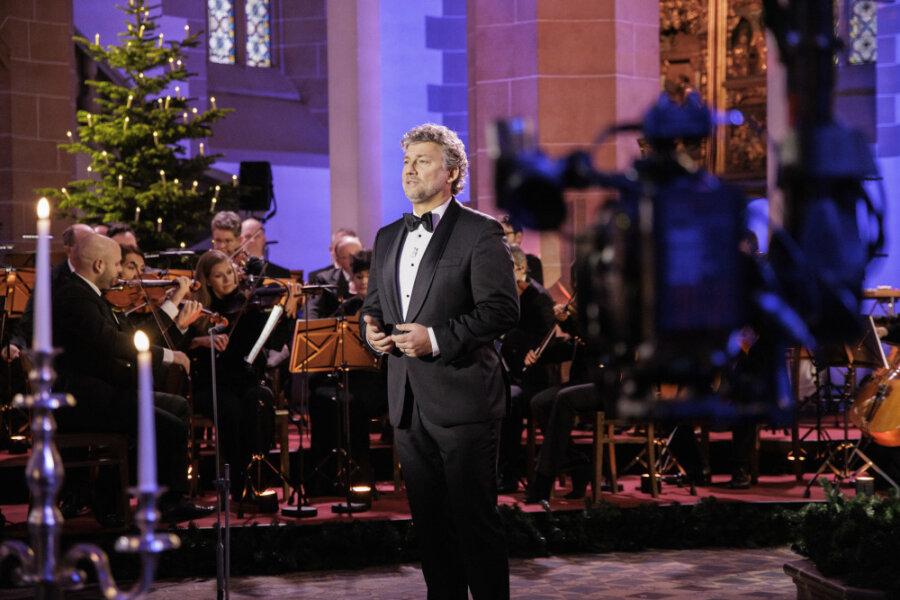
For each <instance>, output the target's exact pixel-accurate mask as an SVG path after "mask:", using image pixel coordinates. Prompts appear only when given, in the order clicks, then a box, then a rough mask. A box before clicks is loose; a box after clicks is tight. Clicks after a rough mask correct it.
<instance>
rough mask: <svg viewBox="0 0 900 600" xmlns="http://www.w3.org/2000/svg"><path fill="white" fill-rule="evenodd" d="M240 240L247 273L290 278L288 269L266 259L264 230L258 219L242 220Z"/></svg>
mask: <svg viewBox="0 0 900 600" xmlns="http://www.w3.org/2000/svg"><path fill="white" fill-rule="evenodd" d="M240 240H241V246H242V247H243V250H244V252H246V254H247V264H246V267H245V268H246V270H247V273H249V274H251V275H265V276H266V277H280V278H288V277H290V276H291V272H290V270H289V269H285V268H284V267H282V266H280V265H276V264H275V263H273V262H269V260H267V259H266V230H265V228H264V227H263V224H262V223H261V222H260V221H259V220H258V219H253V218H250V219H244V221H243V222H242V223H241V237H240Z"/></svg>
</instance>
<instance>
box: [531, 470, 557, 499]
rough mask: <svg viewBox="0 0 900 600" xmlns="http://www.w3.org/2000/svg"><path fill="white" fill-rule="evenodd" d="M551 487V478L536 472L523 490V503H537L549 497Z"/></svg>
mask: <svg viewBox="0 0 900 600" xmlns="http://www.w3.org/2000/svg"><path fill="white" fill-rule="evenodd" d="M552 489H553V479H552V478H551V477H547V476H546V475H541V474H540V473H538V474H537V475H535V477H534V481H532V482H531V483H530V484H529V485H528V489H527V490H525V504H538V503H540V502H543V501H546V500H549V499H550V490H552Z"/></svg>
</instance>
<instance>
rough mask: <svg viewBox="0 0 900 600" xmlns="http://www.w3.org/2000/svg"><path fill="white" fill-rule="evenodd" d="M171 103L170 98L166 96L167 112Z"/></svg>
mask: <svg viewBox="0 0 900 600" xmlns="http://www.w3.org/2000/svg"><path fill="white" fill-rule="evenodd" d="M171 102H172V96H166V110H169V104H170V103H171Z"/></svg>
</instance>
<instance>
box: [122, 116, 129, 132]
mask: <svg viewBox="0 0 900 600" xmlns="http://www.w3.org/2000/svg"><path fill="white" fill-rule="evenodd" d="M130 120H131V117H125V122H124V123H122V131H125V130H127V129H128V122H129V121H130Z"/></svg>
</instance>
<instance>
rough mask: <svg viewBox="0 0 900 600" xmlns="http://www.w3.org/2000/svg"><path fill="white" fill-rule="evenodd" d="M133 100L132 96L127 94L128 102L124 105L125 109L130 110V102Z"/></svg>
mask: <svg viewBox="0 0 900 600" xmlns="http://www.w3.org/2000/svg"><path fill="white" fill-rule="evenodd" d="M133 100H134V94H128V102H126V103H125V108H131V102H132V101H133Z"/></svg>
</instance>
